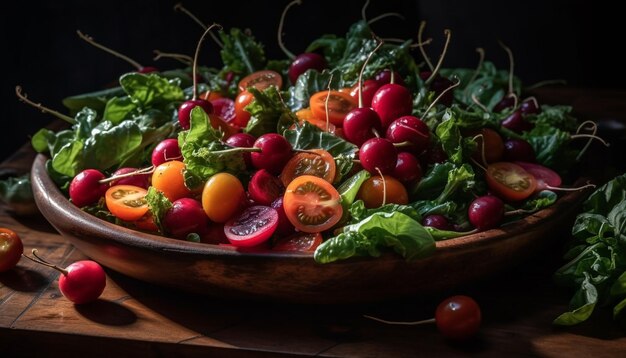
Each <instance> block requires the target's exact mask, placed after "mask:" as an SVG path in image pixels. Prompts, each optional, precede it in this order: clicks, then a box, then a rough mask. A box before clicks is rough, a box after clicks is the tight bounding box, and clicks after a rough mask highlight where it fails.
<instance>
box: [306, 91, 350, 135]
mask: <svg viewBox="0 0 626 358" xmlns="http://www.w3.org/2000/svg"><path fill="white" fill-rule="evenodd" d="M326 98H328V120H329V121H330V123H332V124H334V125H335V126H337V127H341V126H342V124H343V119H344V118H345V117H346V115H347V114H348V113H349V112H350V111H351V110H353V109H355V108H356V107H357V102H356V101H355V100H354V98H352V97H351V96H350V95H349V94H347V93H343V92H339V91H330V93H329V91H321V92H317V93H315V94H314V95H313V96H311V99H310V100H309V104H310V108H311V112H312V113H313V116H314V117H316V118H318V119H321V120H323V121H325V120H326Z"/></svg>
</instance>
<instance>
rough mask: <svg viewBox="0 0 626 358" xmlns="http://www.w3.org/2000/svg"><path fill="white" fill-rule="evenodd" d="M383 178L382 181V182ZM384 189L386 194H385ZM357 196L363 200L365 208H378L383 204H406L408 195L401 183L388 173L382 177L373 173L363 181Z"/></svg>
mask: <svg viewBox="0 0 626 358" xmlns="http://www.w3.org/2000/svg"><path fill="white" fill-rule="evenodd" d="M383 178H384V179H385V180H384V183H383ZM385 190H386V195H385ZM357 198H358V199H361V200H363V202H364V203H365V207H366V208H370V209H371V208H378V207H380V206H381V205H383V199H385V200H384V202H385V204H402V205H405V204H408V203H409V195H408V193H407V191H406V188H405V187H404V185H402V183H401V182H400V181H399V180H398V179H396V178H394V177H392V176H389V175H385V176H383V177H382V178H381V177H380V175H373V176H372V177H370V178H368V179H367V180H366V181H364V182H363V184H362V185H361V188H359V192H358V194H357Z"/></svg>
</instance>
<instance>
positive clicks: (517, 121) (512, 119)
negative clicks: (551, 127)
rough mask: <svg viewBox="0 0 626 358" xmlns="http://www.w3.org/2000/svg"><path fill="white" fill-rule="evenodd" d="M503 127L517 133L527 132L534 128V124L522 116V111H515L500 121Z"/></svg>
mask: <svg viewBox="0 0 626 358" xmlns="http://www.w3.org/2000/svg"><path fill="white" fill-rule="evenodd" d="M500 124H501V125H502V127H505V128H507V129H510V130H512V131H513V132H515V133H522V132H527V131H530V130H531V129H533V124H532V123H530V122H528V121H527V120H525V119H524V117H523V116H522V112H520V111H515V112H513V113H511V114H510V115H509V116H508V117H506V118H505V119H504V120H502V122H501V123H500Z"/></svg>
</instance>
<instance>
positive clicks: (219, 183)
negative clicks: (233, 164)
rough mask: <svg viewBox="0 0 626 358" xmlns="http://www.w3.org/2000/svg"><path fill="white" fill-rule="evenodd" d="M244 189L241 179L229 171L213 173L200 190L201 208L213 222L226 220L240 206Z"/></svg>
mask: <svg viewBox="0 0 626 358" xmlns="http://www.w3.org/2000/svg"><path fill="white" fill-rule="evenodd" d="M244 197H245V191H244V189H243V185H242V184H241V181H239V179H237V177H236V176H234V175H232V174H229V173H217V174H215V175H213V176H212V177H211V178H209V180H207V182H206V184H204V189H203V190H202V208H203V209H204V212H205V213H206V215H207V216H208V217H209V219H211V220H212V221H214V222H218V223H223V222H226V221H228V220H229V219H230V218H231V217H232V216H233V215H235V213H237V211H239V210H240V208H241V206H242V201H243V199H244Z"/></svg>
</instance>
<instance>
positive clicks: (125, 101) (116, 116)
mask: <svg viewBox="0 0 626 358" xmlns="http://www.w3.org/2000/svg"><path fill="white" fill-rule="evenodd" d="M137 108H138V106H137V104H135V102H133V100H132V99H131V98H130V97H129V96H124V97H113V98H111V99H110V100H109V101H108V102H107V104H106V107H105V108H104V114H103V117H104V118H106V120H108V121H111V123H113V124H119V123H120V122H121V121H123V120H124V119H126V118H128V117H129V116H130V115H131V113H132V112H133V111H136V110H137Z"/></svg>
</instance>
